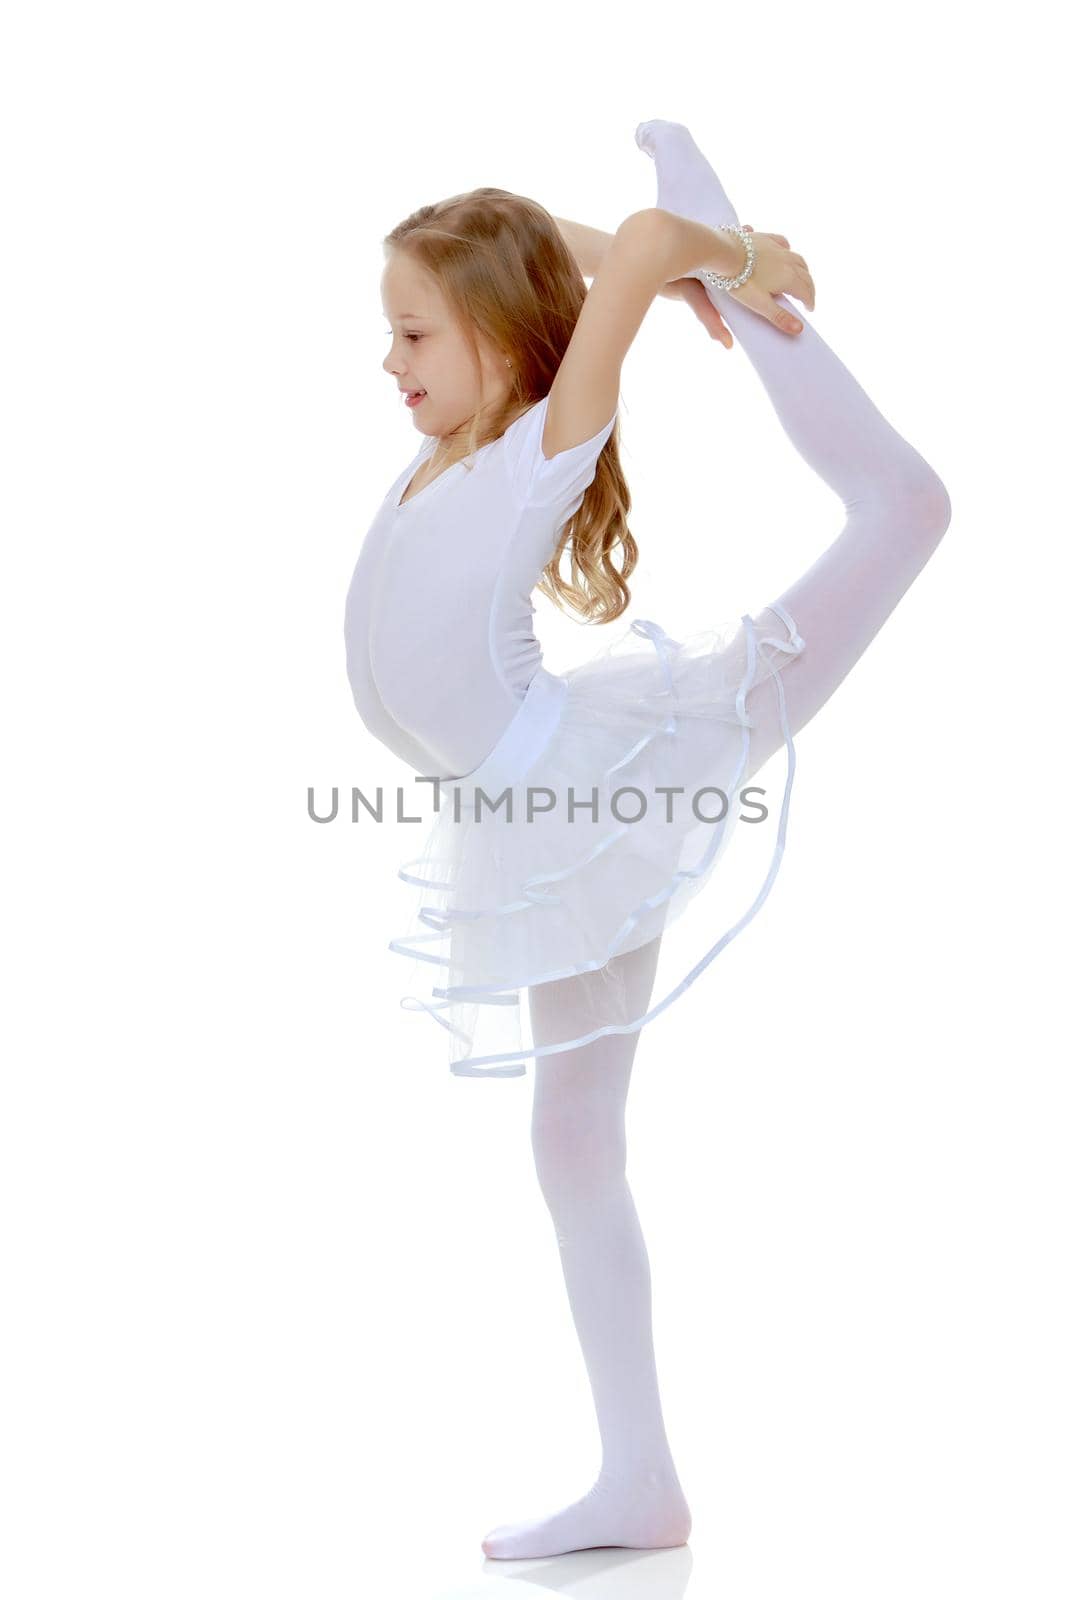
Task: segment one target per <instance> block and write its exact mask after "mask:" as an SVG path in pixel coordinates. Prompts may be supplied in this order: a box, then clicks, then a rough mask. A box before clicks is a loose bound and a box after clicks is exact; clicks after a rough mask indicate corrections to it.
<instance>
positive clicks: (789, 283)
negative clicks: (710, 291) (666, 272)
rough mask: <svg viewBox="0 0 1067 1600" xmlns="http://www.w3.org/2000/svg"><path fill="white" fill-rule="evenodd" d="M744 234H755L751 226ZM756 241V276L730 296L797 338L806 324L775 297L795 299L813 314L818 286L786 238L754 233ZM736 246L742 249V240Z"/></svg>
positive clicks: (805, 263)
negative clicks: (786, 296)
mask: <svg viewBox="0 0 1067 1600" xmlns="http://www.w3.org/2000/svg"><path fill="white" fill-rule="evenodd" d="M742 232H743V233H752V229H751V227H750V226H749V225H748V223H747V222H746V223H744V224H742ZM752 238H753V242H754V243H755V246H756V265H755V267H754V269H753V272H752V276H751V277H750V278H749V280H748V282H747V283H743V284H742V285H741V287H740V288H739V289H729V290H727V293H728V294H730V295H731V296H732V297H733V298H734V299H735V300H740V302H741V304H742V305H746V306H749V307H750V308H751V309H752V310H753V311H755V312H757V313H758V314H759V315H760V316H761V317H766V318H767V320H768V322H772V323H773V324H774V326H775V327H776V328H780V329H781V330H782V332H783V333H792V334H797V333H799V332H800V331H801V329H802V328H803V326H804V324H803V323H802V322H801V321H800V320H799V318H797V317H796V316H794V314H793V312H792V310H791V309H790V307H789V306H782V305H779V304H778V302H777V300H775V299H774V298H773V296H774V295H777V294H788V295H792V297H793V299H794V300H799V301H801V302H802V304H804V305H806V306H807V308H808V310H809V311H814V310H815V283H814V280H813V278H812V276H811V273H810V272H809V271H808V263H807V262H806V261H805V260H804V257H803V256H800V255H797V253H796V251H794V250H790V248H789V240H788V239H787V238H785V236H784V235H783V234H780V233H752ZM736 242H737V245H738V249H740V247H741V242H740V240H737V241H736ZM743 265H744V262H743V261H742V262H741V264H740V265H739V266H738V268H737V271H738V272H740V271H741V267H743ZM724 276H725V274H724Z"/></svg>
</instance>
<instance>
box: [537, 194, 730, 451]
mask: <svg viewBox="0 0 1067 1600" xmlns="http://www.w3.org/2000/svg"><path fill="white" fill-rule="evenodd" d="M573 226H574V227H575V228H577V229H578V230H579V234H578V235H577V236H575V242H576V243H577V244H578V245H579V247H580V248H581V249H582V250H583V251H584V250H589V251H590V253H589V254H588V255H583V256H579V257H578V260H579V263H580V264H581V262H582V261H583V260H584V261H591V260H592V259H593V258H594V254H595V253H596V252H598V251H599V252H600V253H599V259H598V260H597V267H596V273H595V276H594V278H593V282H592V284H591V285H590V287H589V290H588V293H587V294H586V297H585V303H584V304H583V306H582V309H581V311H580V313H579V315H578V321H577V322H576V323H575V327H574V332H573V333H572V335H571V339H570V343H569V345H568V346H567V350H566V353H565V355H564V357H563V360H562V361H561V362H560V366H559V371H558V372H557V373H556V377H555V380H554V382H553V384H552V388H551V390H550V391H549V399H548V406H547V408H546V411H545V428H544V436H543V441H542V448H543V451H544V454H545V456H546V457H547V458H549V459H550V458H551V457H552V456H554V455H557V454H558V453H559V452H560V451H561V450H569V449H571V448H572V447H573V446H574V445H577V444H584V443H585V441H586V440H587V439H591V438H592V437H593V436H594V434H597V433H599V432H600V431H601V429H602V428H604V427H606V426H607V424H608V422H609V421H610V420H611V417H612V414H613V413H614V412H615V411H616V410H617V409H618V404H619V380H620V377H621V375H622V364H623V360H624V359H625V356H626V353H627V351H628V350H629V348H630V346H631V345H632V343H633V341H634V339H635V338H636V336H637V330H638V329H639V328H640V326H641V324H642V322H643V321H644V320H645V317H646V315H647V313H648V308H649V306H650V305H651V304H652V302H653V300H654V299H655V298H656V296H657V294H658V293H659V292H660V290H661V288H662V287H663V285H664V284H665V283H666V282H668V281H669V280H670V279H671V278H676V277H679V276H680V275H681V273H683V272H685V271H687V270H688V269H689V267H690V266H697V265H701V264H703V265H707V266H710V267H711V268H712V269H713V270H714V271H716V272H722V273H726V272H731V271H733V270H734V268H735V267H736V264H737V256H738V252H740V254H741V256H742V257H744V254H745V251H744V247H743V245H742V244H741V243H740V241H739V240H738V239H737V237H736V236H735V235H732V234H726V233H723V231H722V230H721V229H714V228H704V227H702V226H701V225H700V224H699V223H692V222H688V221H686V220H685V218H683V217H676V216H674V215H672V213H671V212H669V211H663V210H660V209H659V208H658V207H655V206H651V207H649V208H648V209H646V210H644V211H635V212H634V213H633V214H632V215H631V216H629V217H626V218H625V219H624V220H623V222H622V223H621V225H620V226H619V228H618V230H617V231H616V232H615V233H614V234H610V235H608V234H606V235H603V236H602V237H603V238H604V239H606V241H607V242H606V244H605V245H604V247H603V250H602V251H600V246H599V243H598V242H597V239H598V235H597V230H596V229H588V230H587V229H584V228H583V227H582V225H581V224H578V223H576V224H573ZM583 234H588V235H592V236H593V237H592V239H588V238H587V239H585V241H584V243H583V239H582V237H581V236H582V235H583ZM565 237H566V235H565ZM568 242H570V241H569V240H568ZM572 248H573V246H572ZM694 250H695V251H696V254H695V256H693V259H692V261H690V259H689V258H690V255H691V254H692V253H693V251H694ZM678 262H683V263H684V264H683V265H682V266H681V267H680V268H679V267H678Z"/></svg>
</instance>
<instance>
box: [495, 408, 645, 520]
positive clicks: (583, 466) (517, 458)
mask: <svg viewBox="0 0 1067 1600" xmlns="http://www.w3.org/2000/svg"><path fill="white" fill-rule="evenodd" d="M547 409H548V396H547V395H545V396H544V398H543V399H541V400H538V402H537V404H536V405H534V406H531V407H530V409H529V411H525V412H523V414H522V416H521V417H519V419H518V421H516V422H513V423H512V425H511V427H510V428H509V429H508V430H507V432H506V433H505V434H504V435H503V437H504V440H505V451H506V456H507V462H508V470H509V472H510V475H511V482H512V486H513V488H514V490H515V493H516V495H517V496H518V498H519V500H520V502H521V503H522V504H523V505H532V506H550V505H558V506H561V507H562V506H565V505H567V504H568V502H569V501H571V500H572V499H574V498H575V497H576V496H580V495H581V494H583V493H584V491H585V490H586V489H588V487H589V485H590V484H591V483H592V481H593V479H594V477H595V476H596V464H597V459H598V457H599V455H600V452H601V450H603V448H604V446H605V445H606V444H607V442H608V440H609V439H610V438H611V435H612V431H613V429H614V427H615V419H616V417H617V416H618V411H617V410H616V411H614V412H613V413H612V415H611V419H610V421H608V422H606V423H605V424H604V426H603V427H602V428H601V430H600V432H599V433H597V434H594V435H593V437H592V438H591V439H587V440H586V441H585V442H584V443H583V444H576V445H573V446H572V447H571V448H570V449H569V450H561V451H560V452H559V454H558V455H554V456H553V457H552V459H551V460H550V461H549V460H546V459H545V456H544V453H543V451H542V449H541V439H542V436H543V434H544V431H545V415H546V412H547Z"/></svg>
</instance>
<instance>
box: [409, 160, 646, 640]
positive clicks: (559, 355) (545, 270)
mask: <svg viewBox="0 0 1067 1600" xmlns="http://www.w3.org/2000/svg"><path fill="white" fill-rule="evenodd" d="M382 243H383V245H385V246H387V247H391V248H395V249H401V250H403V251H404V252H405V253H406V254H408V255H409V256H410V257H411V258H412V259H413V260H414V261H415V262H416V263H417V265H418V266H420V267H422V268H423V270H424V271H426V272H428V273H430V274H431V275H432V276H433V278H434V280H435V281H436V282H437V284H438V286H439V287H440V289H441V292H442V294H443V295H444V298H445V301H446V303H447V304H448V306H449V308H450V310H451V311H452V312H453V313H454V315H455V316H456V319H457V321H458V322H459V325H460V328H461V331H462V334H463V337H464V338H465V340H466V342H467V344H468V346H469V348H470V352H471V358H472V361H474V363H475V364H477V358H478V350H477V344H476V339H475V335H476V333H480V334H481V335H482V336H483V337H484V338H485V339H487V340H488V341H489V342H490V343H491V344H492V345H494V346H495V347H496V348H497V349H498V350H500V352H501V353H502V354H503V355H504V356H506V357H508V358H509V359H510V361H511V376H512V392H511V394H510V395H509V396H508V397H507V398H506V399H505V400H504V401H503V402H502V403H501V404H499V405H494V406H491V407H489V408H488V410H486V409H485V408H481V409H480V410H479V411H478V412H476V413H475V416H474V417H473V418H472V419H471V424H470V429H469V431H468V441H467V453H468V454H470V453H471V452H473V451H474V450H476V449H480V448H481V447H482V446H483V445H485V444H489V443H491V442H492V440H494V439H498V438H499V437H500V435H501V434H502V433H503V432H504V430H505V429H506V428H508V427H510V425H511V424H512V423H513V422H514V421H515V420H516V418H518V417H520V416H521V415H522V413H523V412H524V411H526V410H528V409H529V407H530V406H531V405H536V404H537V402H538V400H541V399H543V398H544V396H545V395H546V394H547V393H548V391H549V390H550V389H551V387H552V382H553V379H554V378H555V376H556V373H557V371H558V370H559V365H560V362H561V361H562V360H563V356H564V354H565V352H566V349H567V346H568V344H569V343H570V338H571V335H572V333H573V332H574V327H575V324H576V322H577V321H578V313H579V312H580V311H581V309H582V303H583V301H584V300H585V296H586V287H585V280H584V279H583V277H582V274H581V272H580V271H579V268H578V263H577V262H576V261H575V259H574V256H573V254H572V253H571V251H570V249H569V247H568V246H567V243H566V241H565V240H564V238H563V235H562V234H561V233H560V231H559V229H558V227H557V226H556V223H555V220H554V219H553V218H552V216H551V215H550V214H549V213H548V212H547V211H546V210H545V208H544V207H543V206H540V205H538V204H537V202H536V201H535V200H528V199H526V198H525V197H524V196H523V195H517V194H511V193H510V192H509V191H508V190H507V189H493V188H481V189H472V190H470V191H469V193H467V194H459V195H453V196H452V197H451V198H450V199H447V200H439V201H437V202H436V203H435V204H433V205H425V206H420V207H419V209H418V210H417V211H413V212H412V213H411V215H410V216H409V217H406V218H405V219H404V221H403V222H400V223H398V224H397V226H396V227H395V228H394V229H393V230H392V232H391V233H389V234H388V235H387V236H386V238H385V239H383V240H382ZM483 414H484V423H485V425H484V428H483V427H481V426H480V423H479V419H480V418H482V417H483ZM618 432H619V428H618V422H616V424H615V427H614V428H613V429H612V432H611V434H610V436H609V438H608V441H607V444H606V445H605V446H604V448H603V449H602V451H601V452H600V456H599V459H598V461H597V465H596V475H595V477H594V478H593V481H592V483H591V484H590V485H589V487H588V489H586V491H585V496H584V498H583V500H582V503H581V505H580V506H579V508H578V510H577V511H576V512H575V513H574V515H573V516H572V517H571V518H569V520H568V521H567V522H566V523H565V525H564V527H563V529H562V530H561V533H560V537H559V541H558V543H557V545H556V549H555V552H554V553H553V556H552V559H551V561H550V562H549V564H548V566H547V567H546V568H545V569H544V573H543V575H542V577H541V580H540V582H539V583H538V585H537V588H538V589H539V590H541V592H542V593H543V594H545V595H547V596H548V598H549V599H550V600H551V601H552V603H553V605H555V606H557V607H558V608H559V609H560V610H562V609H563V608H564V606H565V605H570V606H571V608H572V609H573V610H574V611H576V612H577V613H578V614H579V616H580V617H582V618H583V619H584V620H586V621H589V622H593V623H605V622H613V621H614V620H615V618H616V617H619V616H621V615H622V613H623V612H624V611H625V610H626V607H627V606H628V605H629V603H630V590H629V588H628V586H627V583H626V579H627V578H628V577H629V576H630V574H631V573H632V572H633V570H634V567H635V566H636V565H637V559H638V550H637V543H636V541H635V539H634V537H633V535H632V534H631V532H630V529H629V527H628V525H627V521H626V517H627V513H628V512H629V510H630V504H631V500H630V490H629V487H628V485H627V482H626V479H625V477H624V476H623V472H622V467H621V465H620V463H619V445H618ZM568 547H569V548H570V552H571V572H572V576H573V579H574V581H573V582H568V580H567V579H566V578H564V576H563V574H562V572H561V570H560V559H561V557H562V556H563V554H564V552H565V551H566V550H567V548H568Z"/></svg>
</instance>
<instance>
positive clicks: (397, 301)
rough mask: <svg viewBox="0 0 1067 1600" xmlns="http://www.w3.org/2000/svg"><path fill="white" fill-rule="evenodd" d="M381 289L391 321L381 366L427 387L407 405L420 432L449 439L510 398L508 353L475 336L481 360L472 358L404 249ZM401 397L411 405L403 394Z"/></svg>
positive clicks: (394, 255) (392, 257)
mask: <svg viewBox="0 0 1067 1600" xmlns="http://www.w3.org/2000/svg"><path fill="white" fill-rule="evenodd" d="M381 290H382V310H383V312H384V314H385V320H386V322H387V324H388V325H389V327H388V333H389V349H388V351H387V352H386V356H385V360H384V361H383V362H382V367H383V369H384V370H385V371H386V372H387V373H388V374H389V376H390V377H391V378H392V379H393V381H394V383H396V384H397V386H398V387H399V388H400V389H407V390H413V389H424V390H425V391H426V392H425V394H424V396H423V398H422V399H421V400H420V401H419V402H418V404H417V405H416V406H414V407H410V406H408V407H407V409H408V410H410V411H411V414H412V416H413V418H414V421H415V426H416V428H418V429H419V431H420V432H421V433H425V434H434V435H436V436H437V437H438V438H442V439H443V438H446V437H447V436H448V435H450V434H453V433H455V432H456V431H457V430H458V429H460V428H463V427H465V426H466V424H467V423H469V422H470V420H471V418H472V417H473V415H474V413H475V412H476V411H477V410H478V408H479V407H480V406H484V405H491V404H493V403H494V402H495V401H497V400H502V399H503V398H504V397H505V395H506V394H507V393H508V391H509V389H510V387H511V382H510V380H511V369H510V368H509V367H508V366H507V365H506V362H505V358H504V357H503V356H502V355H501V354H500V352H499V351H497V350H494V349H493V348H492V347H491V346H490V345H488V344H487V343H486V341H485V340H484V339H483V338H481V336H480V335H476V339H477V344H478V350H479V355H480V363H472V361H471V357H470V353H469V351H468V349H467V345H466V343H465V341H464V340H463V338H462V337H461V336H460V330H459V324H458V323H457V322H456V321H455V319H454V318H453V317H452V315H451V313H450V312H449V310H448V308H447V306H446V304H445V300H444V297H443V295H442V294H441V291H440V289H439V288H438V287H437V284H436V282H435V281H434V279H433V278H432V277H431V275H430V274H429V273H427V272H425V271H424V270H423V269H422V268H421V267H420V266H419V265H418V264H417V263H416V262H415V261H413V260H412V259H411V257H410V256H408V255H406V254H405V252H404V251H403V250H393V251H391V252H390V253H389V256H388V258H387V261H386V266H385V270H384V272H383V273H382V282H381ZM399 398H400V403H401V404H402V405H406V401H405V397H404V395H403V394H401V395H400V397H399Z"/></svg>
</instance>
